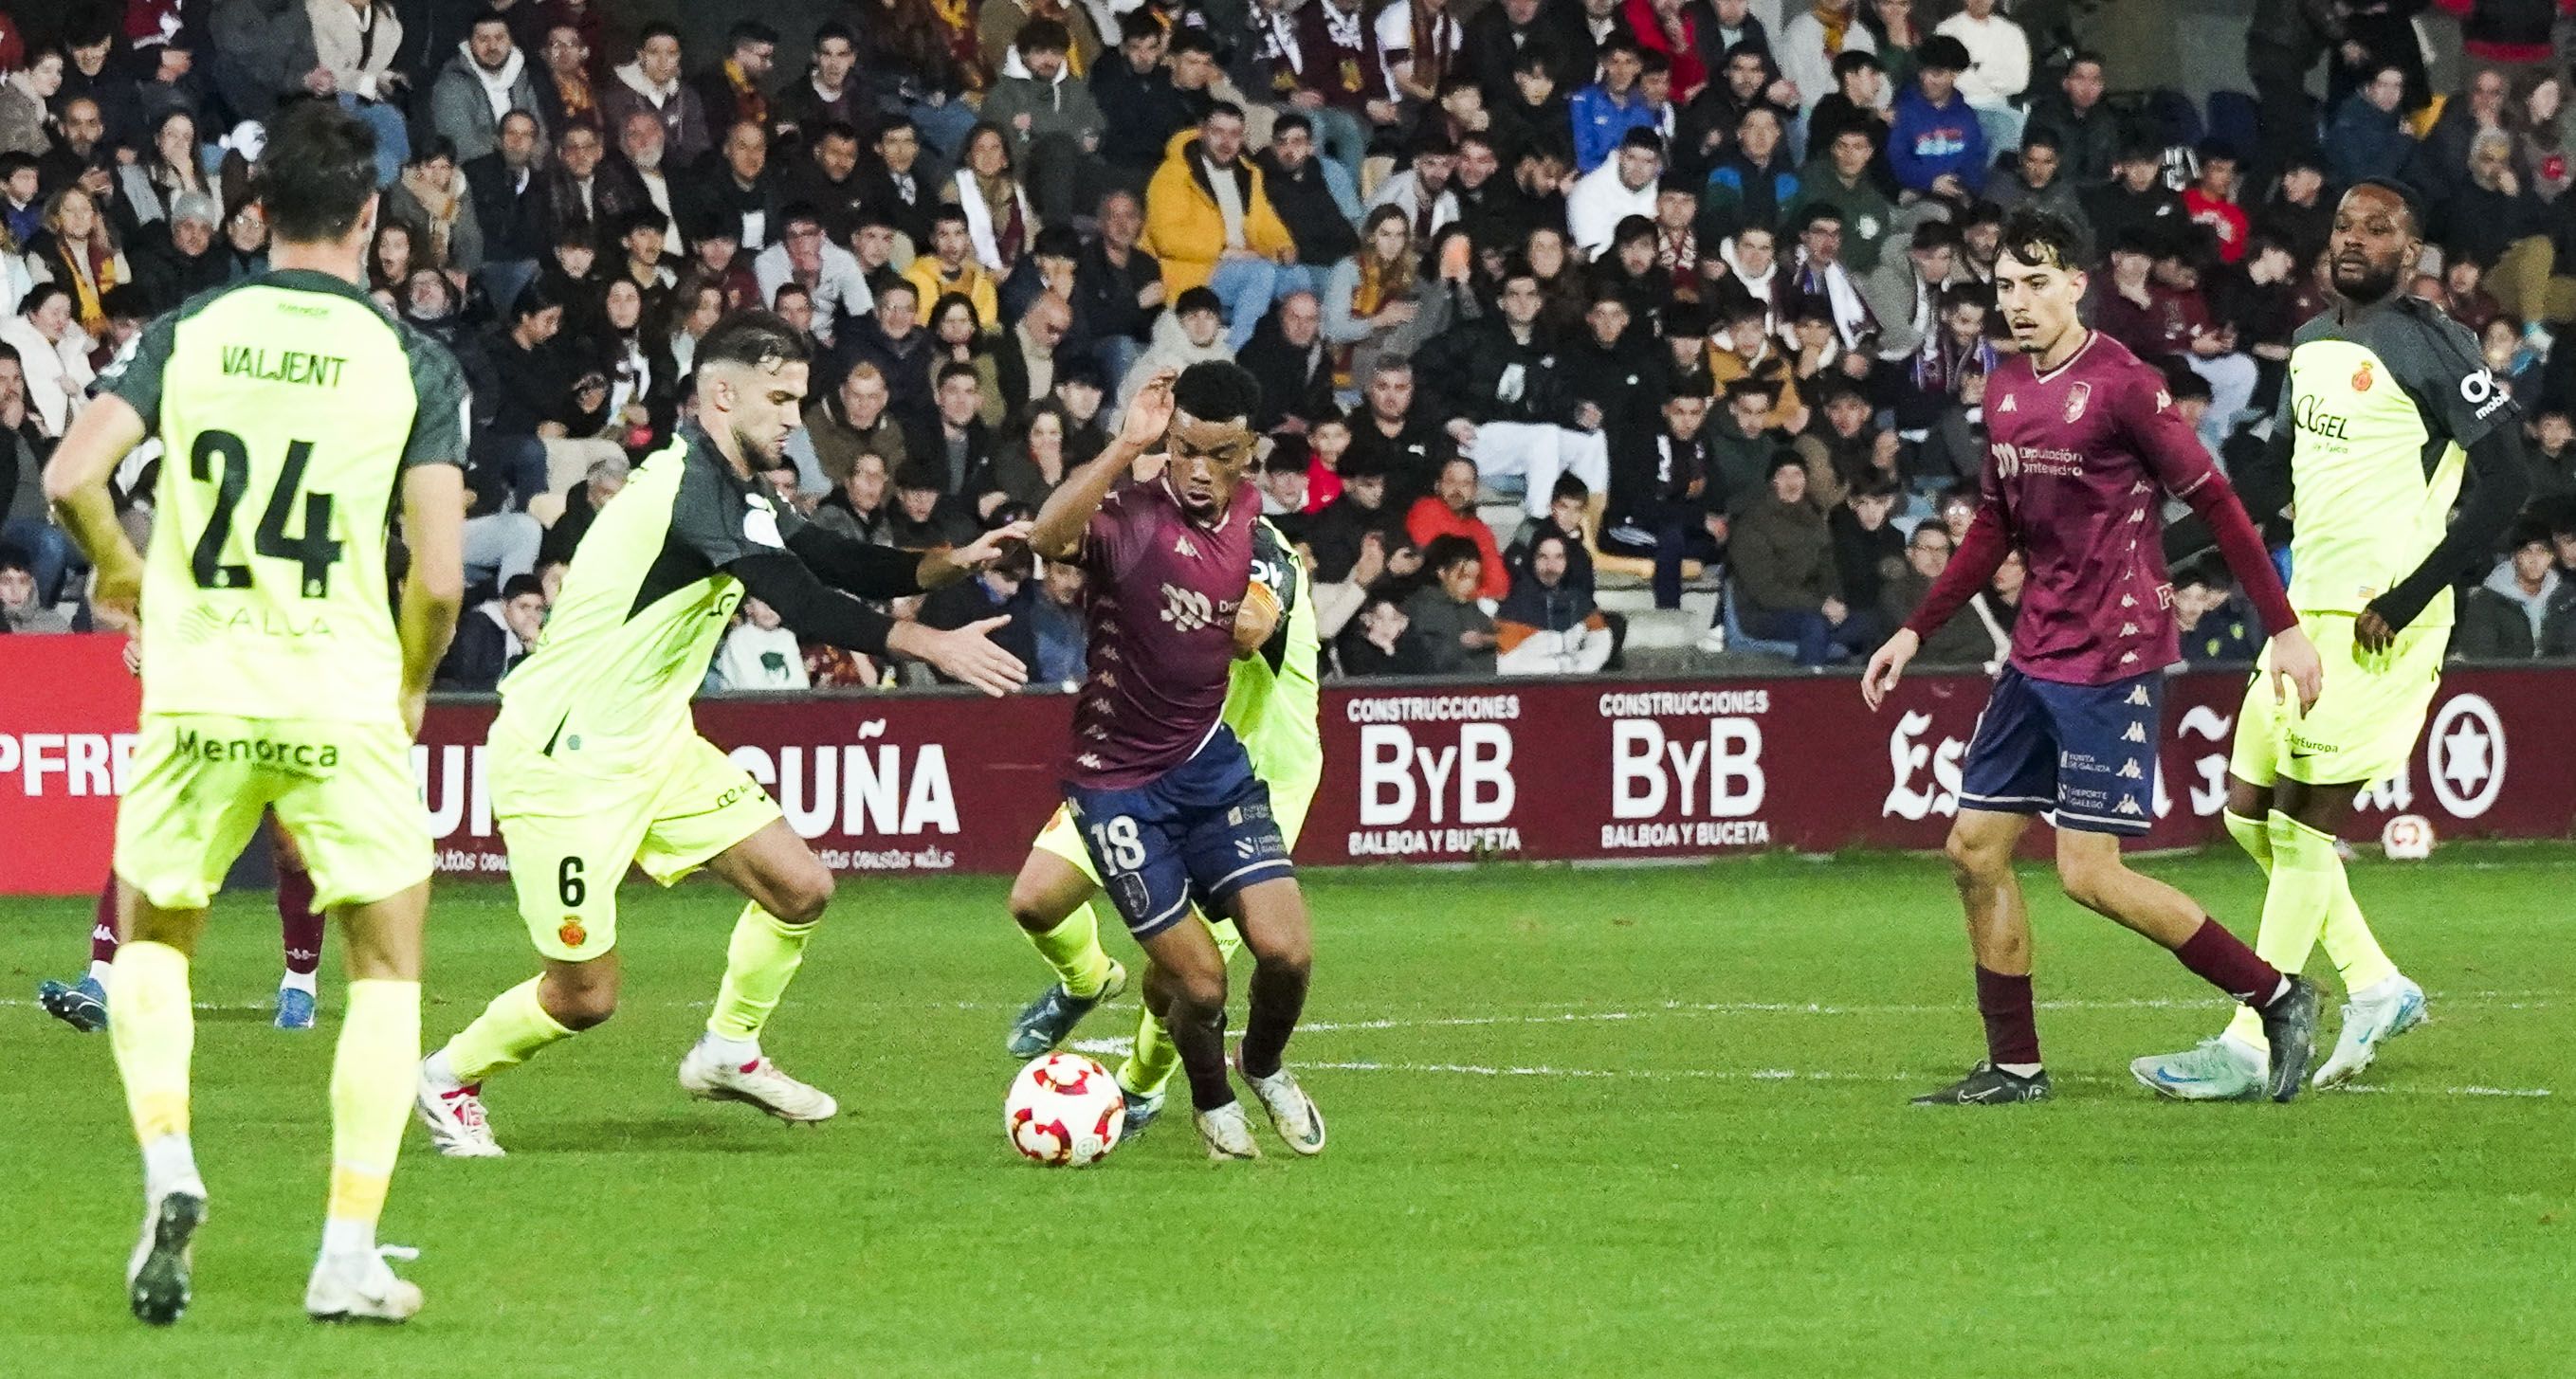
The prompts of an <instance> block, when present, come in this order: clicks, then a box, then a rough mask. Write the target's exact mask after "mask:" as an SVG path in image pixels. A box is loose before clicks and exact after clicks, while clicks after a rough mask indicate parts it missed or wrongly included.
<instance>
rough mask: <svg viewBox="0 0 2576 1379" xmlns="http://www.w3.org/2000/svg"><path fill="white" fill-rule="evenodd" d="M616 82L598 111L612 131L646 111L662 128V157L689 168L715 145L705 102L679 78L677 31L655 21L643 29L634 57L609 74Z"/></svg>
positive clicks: (674, 165)
mask: <svg viewBox="0 0 2576 1379" xmlns="http://www.w3.org/2000/svg"><path fill="white" fill-rule="evenodd" d="M610 76H611V77H613V78H614V80H612V81H610V82H609V83H608V84H607V89H606V90H605V91H604V92H602V93H601V95H600V98H599V110H600V114H601V116H602V117H604V118H605V119H606V120H607V122H608V126H609V128H611V129H620V130H622V129H624V128H625V127H626V122H627V120H628V119H629V118H630V117H632V116H634V115H639V114H642V115H650V116H652V117H653V119H654V122H655V123H657V124H659V125H660V126H661V127H662V139H663V149H664V157H665V158H666V159H667V160H668V161H669V163H670V164H671V166H673V167H687V166H688V165H689V164H691V163H694V162H696V161H697V160H698V157H699V155H701V154H704V153H705V152H706V151H707V150H708V149H710V148H713V147H714V146H715V132H714V131H715V126H713V125H711V124H709V123H708V119H707V109H706V105H705V103H704V102H703V101H702V100H701V99H700V98H699V96H698V93H697V92H696V91H694V90H692V89H690V87H689V86H688V85H687V84H686V83H684V82H682V81H681V80H680V31H679V30H678V29H676V28H673V27H672V26H671V25H669V24H666V23H662V22H660V21H655V22H653V23H649V24H646V25H645V26H644V27H643V29H642V30H641V33H640V36H639V37H638V39H637V41H636V45H635V60H634V61H632V62H629V63H627V64H625V65H624V66H622V67H619V68H617V69H616V70H615V71H614V72H612V73H610Z"/></svg>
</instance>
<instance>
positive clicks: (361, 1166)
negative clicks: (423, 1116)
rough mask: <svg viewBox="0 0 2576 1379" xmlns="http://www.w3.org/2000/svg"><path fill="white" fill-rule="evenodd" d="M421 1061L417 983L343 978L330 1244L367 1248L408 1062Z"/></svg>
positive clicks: (400, 1115)
mask: <svg viewBox="0 0 2576 1379" xmlns="http://www.w3.org/2000/svg"><path fill="white" fill-rule="evenodd" d="M419 1061H420V983H418V982H400V981H387V980H383V979H379V978H368V979H364V980H360V981H353V982H351V983H349V1001H348V1010H347V1013H346V1014H344V1015H343V1016H342V1017H341V1023H340V1044H339V1048H338V1049H337V1050H336V1051H335V1052H334V1054H333V1056H332V1059H331V1203H330V1208H329V1211H328V1212H327V1215H326V1221H325V1224H324V1226H323V1234H324V1238H325V1240H326V1241H327V1242H328V1246H329V1248H331V1249H333V1250H337V1251H345V1252H349V1253H365V1252H368V1251H372V1250H373V1249H374V1248H375V1244H376V1218H377V1217H378V1216H379V1215H382V1214H383V1212H384V1209H385V1188H386V1185H387V1184H388V1183H390V1182H391V1181H392V1180H393V1175H394V1156H395V1155H396V1154H397V1153H398V1152H399V1151H400V1150H401V1149H402V1135H403V1126H404V1124H405V1123H407V1122H408V1121H409V1120H410V1119H411V1087H410V1083H411V1070H412V1065H413V1064H415V1063H417V1062H419Z"/></svg>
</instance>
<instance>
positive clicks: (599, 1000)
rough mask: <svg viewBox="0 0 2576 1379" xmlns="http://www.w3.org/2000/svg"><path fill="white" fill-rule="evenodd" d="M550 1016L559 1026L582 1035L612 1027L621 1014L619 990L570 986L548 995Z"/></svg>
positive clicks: (547, 1010) (546, 1002) (550, 990)
mask: <svg viewBox="0 0 2576 1379" xmlns="http://www.w3.org/2000/svg"><path fill="white" fill-rule="evenodd" d="M544 996H545V1000H544V1005H545V1008H546V1014H548V1015H551V1016H553V1017H554V1021H555V1023H556V1024H559V1025H561V1026H563V1027H564V1028H565V1029H568V1030H571V1031H572V1032H573V1033H575V1034H579V1033H580V1032H582V1031H583V1030H586V1029H597V1028H599V1027H600V1026H601V1025H604V1024H607V1023H608V1017H610V1016H612V1015H615V1014H616V1013H617V989H616V988H615V987H612V986H604V985H603V986H566V987H558V988H552V989H549V990H548V991H546V992H545V993H544Z"/></svg>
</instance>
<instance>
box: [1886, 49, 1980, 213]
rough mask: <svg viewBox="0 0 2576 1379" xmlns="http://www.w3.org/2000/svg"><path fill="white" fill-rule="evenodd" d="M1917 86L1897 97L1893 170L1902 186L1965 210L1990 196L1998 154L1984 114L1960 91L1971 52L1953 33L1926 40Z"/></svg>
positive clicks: (1891, 136) (1892, 132)
mask: <svg viewBox="0 0 2576 1379" xmlns="http://www.w3.org/2000/svg"><path fill="white" fill-rule="evenodd" d="M1916 61H1917V67H1918V70H1917V71H1916V73H1915V77H1914V81H1913V83H1912V84H1911V85H1909V86H1907V87H1905V88H1904V89H1903V90H1901V91H1899V92H1898V93H1897V95H1896V111H1895V117H1894V120H1893V128H1892V129H1891V130H1890V132H1889V134H1888V140H1887V158H1888V166H1889V168H1890V170H1891V171H1893V172H1894V173H1895V174H1896V181H1897V185H1899V186H1901V187H1903V188H1905V189H1906V190H1907V191H1910V192H1913V193H1915V194H1916V195H1919V196H1927V197H1931V198H1934V199H1936V200H1940V201H1944V202H1948V203H1950V204H1951V205H1953V206H1955V207H1957V208H1959V209H1963V210H1964V209H1965V208H1966V207H1967V205H1968V203H1969V202H1971V201H1973V200H1975V199H1976V198H1977V197H1978V196H1979V195H1980V194H1981V193H1983V192H1984V190H1985V186H1986V173H1987V169H1988V167H1989V166H1990V165H1991V164H1992V163H1993V161H1994V159H1993V155H1992V154H1991V153H1990V152H1989V151H1988V150H1989V147H1990V146H1989V144H1988V143H1987V140H1986V132H1985V127H1984V125H1983V123H1982V122H1981V117H1980V115H1979V113H1978V112H1977V111H1975V110H1972V109H1970V108H1969V107H1968V102H1967V98H1966V97H1965V96H1963V95H1961V94H1960V92H1959V74H1960V73H1961V72H1963V71H1965V70H1967V66H1968V50H1967V49H1966V47H1964V46H1963V45H1961V44H1960V42H1959V40H1957V39H1955V38H1952V37H1950V36H1949V35H1947V34H1935V35H1933V36H1932V37H1931V38H1929V39H1926V40H1925V41H1924V43H1923V46H1922V48H1921V49H1920V50H1919V51H1918V52H1917V54H1916Z"/></svg>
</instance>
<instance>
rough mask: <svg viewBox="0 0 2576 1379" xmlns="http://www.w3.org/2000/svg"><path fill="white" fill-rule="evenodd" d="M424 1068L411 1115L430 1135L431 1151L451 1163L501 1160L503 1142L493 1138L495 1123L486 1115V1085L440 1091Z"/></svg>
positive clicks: (413, 1100)
mask: <svg viewBox="0 0 2576 1379" xmlns="http://www.w3.org/2000/svg"><path fill="white" fill-rule="evenodd" d="M423 1067H424V1071H423V1073H422V1075H421V1077H420V1080H419V1082H418V1083H417V1084H416V1085H415V1090H414V1091H413V1093H412V1112H413V1114H414V1115H416V1116H417V1117H418V1118H419V1120H420V1123H421V1125H422V1127H423V1128H425V1129H427V1130H428V1131H429V1142H430V1145H431V1147H433V1148H435V1149H437V1150H438V1152H439V1153H441V1154H444V1155H446V1156H447V1157H449V1158H451V1159H497V1158H500V1157H502V1150H501V1143H500V1141H498V1140H495V1139H493V1138H492V1122H491V1121H490V1119H488V1118H487V1117H486V1116H485V1115H484V1113H483V1084H482V1083H480V1082H473V1083H468V1084H466V1085H465V1086H462V1087H456V1088H441V1087H437V1086H434V1085H432V1084H431V1082H430V1080H429V1077H428V1074H427V1071H426V1065H425V1064H424V1065H423Z"/></svg>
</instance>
